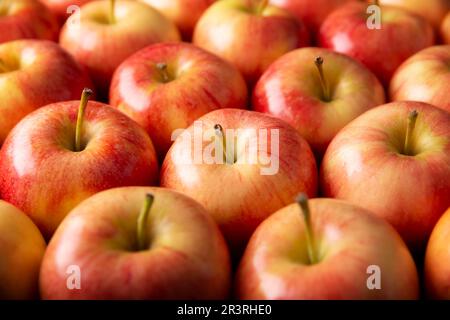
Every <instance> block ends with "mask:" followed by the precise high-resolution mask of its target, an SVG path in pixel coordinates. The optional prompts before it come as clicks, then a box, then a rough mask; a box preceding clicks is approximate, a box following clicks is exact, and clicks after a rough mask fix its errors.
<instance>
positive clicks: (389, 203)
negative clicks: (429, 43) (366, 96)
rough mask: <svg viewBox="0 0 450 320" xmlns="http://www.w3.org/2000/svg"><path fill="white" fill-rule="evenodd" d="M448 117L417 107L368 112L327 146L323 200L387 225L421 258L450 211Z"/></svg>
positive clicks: (427, 107) (409, 105)
mask: <svg viewBox="0 0 450 320" xmlns="http://www.w3.org/2000/svg"><path fill="white" fill-rule="evenodd" d="M449 177H450V113H448V112H446V111H443V110H442V109H439V108H436V107H433V106H431V105H429V104H425V103H421V102H394V103H389V104H386V105H383V106H380V107H377V108H375V109H372V110H369V111H367V112H366V113H364V114H363V115H361V116H359V117H358V118H357V119H355V120H353V121H352V122H351V123H350V124H348V125H347V126H346V127H344V128H343V129H342V130H341V131H340V132H339V134H338V135H337V136H336V137H335V138H334V139H333V141H331V143H330V146H329V147H328V149H327V152H326V153H325V156H324V159H323V162H322V169H321V186H322V191H323V193H324V195H325V196H328V197H334V198H339V199H344V200H348V201H350V202H352V203H354V204H357V205H360V206H362V207H365V208H367V209H369V210H370V211H371V212H373V213H374V214H376V215H377V216H379V217H382V218H384V219H386V220H387V221H388V222H390V223H391V224H392V225H393V226H394V227H395V228H396V229H397V231H398V232H399V233H400V235H401V236H402V237H403V239H404V240H405V242H406V243H407V244H408V245H409V247H410V248H411V249H413V250H414V251H415V252H416V253H418V254H420V253H421V252H422V250H423V249H424V247H425V244H426V241H427V239H428V237H429V235H430V233H431V230H432V229H433V227H434V225H435V224H436V222H437V220H438V219H439V217H440V216H441V215H442V214H443V212H444V211H445V210H446V209H447V208H448V207H449V206H450V196H449V195H450V179H449Z"/></svg>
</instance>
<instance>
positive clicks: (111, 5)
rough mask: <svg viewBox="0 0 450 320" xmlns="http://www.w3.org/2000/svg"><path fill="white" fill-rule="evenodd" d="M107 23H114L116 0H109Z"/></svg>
mask: <svg viewBox="0 0 450 320" xmlns="http://www.w3.org/2000/svg"><path fill="white" fill-rule="evenodd" d="M109 23H110V24H114V23H116V0H109Z"/></svg>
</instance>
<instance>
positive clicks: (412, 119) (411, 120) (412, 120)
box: [403, 110, 419, 156]
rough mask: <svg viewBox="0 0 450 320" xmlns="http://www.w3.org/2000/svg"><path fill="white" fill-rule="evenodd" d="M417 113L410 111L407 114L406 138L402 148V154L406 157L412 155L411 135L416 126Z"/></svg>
mask: <svg viewBox="0 0 450 320" xmlns="http://www.w3.org/2000/svg"><path fill="white" fill-rule="evenodd" d="M418 115H419V113H418V112H417V111H416V110H413V111H411V112H410V113H409V114H408V124H407V125H406V137H405V145H404V147H403V153H404V154H405V155H407V156H410V155H412V154H413V153H412V150H411V148H412V143H411V141H412V135H413V132H414V127H415V126H416V120H417V116H418Z"/></svg>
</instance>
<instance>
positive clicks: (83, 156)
mask: <svg viewBox="0 0 450 320" xmlns="http://www.w3.org/2000/svg"><path fill="white" fill-rule="evenodd" d="M88 94H89V90H84V91H83V96H82V100H81V102H79V101H67V102H60V103H54V104H51V105H48V106H46V107H43V108H40V109H38V110H37V111H35V112H33V113H31V114H30V115H28V116H27V117H25V118H24V119H23V120H22V121H21V122H19V124H18V125H17V126H16V127H15V128H14V129H13V130H12V131H11V133H10V135H9V136H8V138H7V139H6V141H5V144H4V145H3V148H2V149H1V151H0V198H2V199H4V200H6V201H8V202H10V203H12V204H14V205H16V206H17V207H18V208H20V209H21V210H23V211H24V212H25V213H27V214H28V215H29V216H30V217H31V219H32V220H33V221H34V223H36V225H37V226H38V227H39V229H40V230H41V232H42V233H43V234H44V236H45V237H46V239H49V238H50V237H51V235H52V234H53V232H54V231H55V229H56V228H57V226H58V225H59V223H60V222H61V221H62V219H63V218H64V217H65V216H66V215H67V213H68V212H69V211H70V210H71V209H72V208H74V207H75V206H76V205H77V204H78V203H80V202H81V201H82V200H84V199H86V198H87V197H89V196H91V195H92V194H94V193H97V192H99V191H102V190H105V189H109V188H113V187H119V186H128V185H147V184H151V183H155V182H156V181H157V178H158V177H157V174H158V168H157V159H156V154H155V151H154V149H153V145H152V142H151V140H150V138H149V137H148V135H147V134H146V133H145V131H144V130H143V129H142V128H141V127H140V126H139V125H138V124H137V123H135V122H134V121H133V120H131V119H130V118H128V117H127V116H125V115H124V114H122V113H121V112H119V111H117V110H115V109H114V108H111V107H109V106H107V105H104V104H101V103H98V102H89V104H88V105H87V107H86V104H87V98H88ZM77 114H78V116H77Z"/></svg>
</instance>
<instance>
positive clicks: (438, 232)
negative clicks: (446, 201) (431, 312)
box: [424, 208, 450, 300]
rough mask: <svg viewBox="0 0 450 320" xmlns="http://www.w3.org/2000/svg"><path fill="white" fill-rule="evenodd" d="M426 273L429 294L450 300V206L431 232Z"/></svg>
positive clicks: (436, 297)
mask: <svg viewBox="0 0 450 320" xmlns="http://www.w3.org/2000/svg"><path fill="white" fill-rule="evenodd" d="M424 273H425V287H426V291H427V296H428V297H430V298H432V299H444V300H450V208H449V209H447V211H446V212H445V213H444V214H443V215H442V217H441V218H440V219H439V221H438V223H437V224H436V226H435V227H434V229H433V232H432V233H431V236H430V240H429V241H428V245H427V250H426V254H425V266H424Z"/></svg>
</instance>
